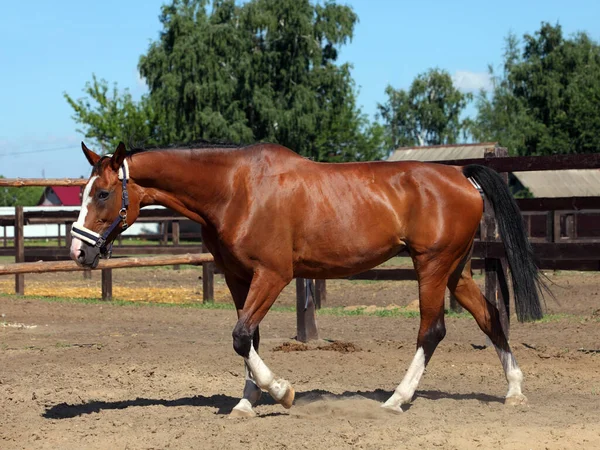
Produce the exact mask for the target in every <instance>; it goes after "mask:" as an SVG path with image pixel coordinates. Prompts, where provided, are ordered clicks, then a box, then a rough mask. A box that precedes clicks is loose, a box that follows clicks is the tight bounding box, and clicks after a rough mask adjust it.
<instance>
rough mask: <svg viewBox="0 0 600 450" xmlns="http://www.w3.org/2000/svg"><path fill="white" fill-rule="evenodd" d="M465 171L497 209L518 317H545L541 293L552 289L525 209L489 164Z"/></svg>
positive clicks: (470, 167)
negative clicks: (529, 236) (532, 240)
mask: <svg viewBox="0 0 600 450" xmlns="http://www.w3.org/2000/svg"><path fill="white" fill-rule="evenodd" d="M463 174H464V175H465V176H466V177H468V178H472V179H473V180H475V181H476V182H477V183H478V184H479V186H481V189H482V190H483V193H484V194H485V195H486V197H487V198H488V199H489V201H490V203H491V204H492V207H493V208H494V213H495V216H496V221H497V223H498V230H499V232H500V238H501V239H502V242H503V243H504V248H505V249H506V258H507V260H508V266H509V268H510V273H511V277H512V285H513V291H514V294H515V306H516V311H517V318H518V319H519V321H520V322H523V321H529V320H537V319H541V318H542V315H543V312H542V305H541V303H540V293H541V290H542V289H544V290H548V288H547V286H546V285H545V284H544V282H543V281H542V280H541V278H540V273H539V271H538V267H537V264H536V262H535V258H534V255H533V250H532V248H531V244H530V243H529V239H527V233H526V232H525V225H524V223H523V218H522V217H521V211H519V207H518V206H517V203H516V202H515V200H514V199H513V197H512V195H511V193H510V191H509V190H508V186H507V185H506V183H505V182H504V180H503V179H502V178H501V177H500V175H498V173H496V172H495V171H493V170H492V169H489V168H487V167H485V166H478V165H470V166H465V167H464V168H463Z"/></svg>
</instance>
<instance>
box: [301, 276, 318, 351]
mask: <svg viewBox="0 0 600 450" xmlns="http://www.w3.org/2000/svg"><path fill="white" fill-rule="evenodd" d="M311 283H312V280H310V281H309V280H306V279H304V278H296V340H298V341H300V342H308V341H312V340H314V339H319V330H318V329H317V318H316V310H315V303H314V301H313V296H312V293H314V286H312V288H313V292H312V293H311V292H310V291H311ZM307 288H308V292H307Z"/></svg>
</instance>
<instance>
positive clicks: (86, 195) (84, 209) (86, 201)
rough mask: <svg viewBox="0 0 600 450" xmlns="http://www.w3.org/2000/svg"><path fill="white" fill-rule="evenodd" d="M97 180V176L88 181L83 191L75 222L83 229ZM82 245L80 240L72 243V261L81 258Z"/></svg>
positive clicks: (74, 239) (75, 239)
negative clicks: (93, 187)
mask: <svg viewBox="0 0 600 450" xmlns="http://www.w3.org/2000/svg"><path fill="white" fill-rule="evenodd" d="M97 179H98V176H97V175H96V176H93V177H92V178H90V181H88V184H87V185H86V186H85V189H84V191H83V197H82V200H81V210H80V211H79V217H78V218H77V222H75V223H76V224H77V225H80V226H82V227H84V226H85V218H86V217H87V213H88V207H89V205H90V203H92V196H91V192H92V186H93V185H94V182H95V181H96V180H97ZM81 244H82V242H81V240H80V239H78V238H73V240H72V241H71V251H70V254H71V259H74V260H77V257H78V256H79V250H80V249H81Z"/></svg>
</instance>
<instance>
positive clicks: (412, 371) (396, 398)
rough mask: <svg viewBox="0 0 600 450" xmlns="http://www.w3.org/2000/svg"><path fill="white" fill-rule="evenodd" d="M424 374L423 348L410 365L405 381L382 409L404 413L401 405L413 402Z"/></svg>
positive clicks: (419, 349) (418, 351) (418, 350)
mask: <svg viewBox="0 0 600 450" xmlns="http://www.w3.org/2000/svg"><path fill="white" fill-rule="evenodd" d="M423 372H425V352H424V351H423V348H421V347H419V348H418V349H417V353H415V357H414V358H413V360H412V363H410V366H409V368H408V371H407V372H406V375H405V376H404V379H403V380H402V382H401V383H400V384H399V385H398V387H397V388H396V390H395V391H394V394H393V395H392V396H391V397H390V398H389V399H388V401H387V402H385V403H384V404H383V405H382V407H384V408H388V409H391V410H393V411H396V412H402V408H400V405H403V404H404V403H408V402H410V401H411V400H412V398H413V395H415V391H416V390H417V386H418V385H419V381H421V377H422V376H423Z"/></svg>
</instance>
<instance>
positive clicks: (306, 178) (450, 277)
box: [70, 142, 543, 416]
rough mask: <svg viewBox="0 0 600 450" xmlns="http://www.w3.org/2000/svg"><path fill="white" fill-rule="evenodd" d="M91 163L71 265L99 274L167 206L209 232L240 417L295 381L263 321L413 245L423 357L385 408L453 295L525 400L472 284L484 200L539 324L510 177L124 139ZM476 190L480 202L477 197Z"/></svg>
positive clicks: (406, 389) (402, 396)
mask: <svg viewBox="0 0 600 450" xmlns="http://www.w3.org/2000/svg"><path fill="white" fill-rule="evenodd" d="M82 149H83V153H84V154H85V156H86V158H87V160H88V161H89V163H90V164H91V165H92V166H93V169H92V173H91V176H90V179H89V181H88V183H87V185H86V187H85V190H84V193H83V199H82V206H81V212H80V215H79V218H78V221H77V222H76V223H75V224H74V225H73V230H72V236H73V240H72V244H71V249H70V255H71V258H72V259H74V260H75V261H77V263H78V264H80V265H81V266H85V267H88V268H90V267H95V266H96V265H97V264H98V258H99V257H100V256H101V255H103V254H107V253H108V249H109V247H110V245H111V242H112V241H113V240H114V239H115V237H116V236H117V235H118V234H119V233H120V232H121V231H123V229H125V228H126V227H127V226H129V225H131V224H132V223H133V222H134V221H135V220H136V218H137V217H138V215H139V211H140V208H143V207H144V206H148V205H162V206H165V207H167V208H170V209H172V210H174V211H176V212H178V213H179V214H182V215H184V216H186V217H188V218H190V219H191V220H194V221H196V222H198V223H200V224H201V226H202V230H203V239H204V241H205V243H206V246H207V247H208V249H209V250H210V252H211V253H212V254H213V256H214V259H215V263H216V265H217V266H218V267H219V269H220V270H221V271H222V272H223V274H224V276H225V281H226V283H227V286H228V287H229V290H230V291H231V295H232V297H233V301H234V303H235V306H236V309H237V315H238V320H237V323H236V325H235V327H234V329H233V348H234V349H235V351H236V352H237V353H238V354H239V355H240V356H242V357H243V359H244V362H245V369H246V377H245V386H244V389H243V396H242V399H241V400H240V401H239V403H238V404H237V405H236V406H235V407H234V408H233V411H232V412H231V414H233V415H237V416H253V415H255V412H254V410H253V406H254V405H255V404H256V402H257V401H258V399H259V397H260V395H261V391H262V390H266V391H268V392H269V394H270V395H271V396H272V397H273V398H274V399H275V401H277V402H278V403H280V404H281V405H283V406H284V407H285V408H290V407H291V406H292V403H293V400H294V395H295V393H294V389H293V388H292V386H291V385H290V383H289V382H288V381H287V380H285V379H282V378H277V377H276V376H275V375H274V374H273V372H272V371H271V370H270V369H269V368H268V367H267V365H266V364H265V363H264V361H263V360H262V359H261V357H260V356H259V355H258V347H259V339H260V338H259V324H260V322H261V320H262V319H263V318H264V317H265V314H266V313H267V311H269V308H270V307H271V305H273V303H274V302H275V300H276V299H277V297H278V295H279V294H280V292H281V290H282V289H283V288H284V287H285V286H286V285H287V284H288V283H290V282H291V280H292V279H293V278H295V277H302V278H316V279H325V278H344V277H349V276H352V275H355V274H358V273H361V272H364V271H365V270H368V269H370V268H372V267H374V266H377V265H379V264H381V263H383V262H384V261H386V260H387V259H389V258H391V257H393V256H395V255H397V254H398V253H399V252H400V251H402V250H403V249H407V250H408V251H409V253H410V256H411V258H412V260H413V262H414V267H415V270H416V272H417V279H418V286H419V287H418V289H419V308H420V328H419V332H418V336H417V350H416V354H415V356H414V358H413V360H412V362H411V364H410V366H409V368H408V371H407V373H406V375H405V377H404V378H403V380H402V382H401V383H400V384H399V385H398V387H397V388H396V389H395V391H394V393H393V395H392V396H391V397H390V398H389V399H388V400H387V401H386V402H385V403H384V404H383V405H382V406H383V407H384V408H388V409H390V410H392V411H396V412H402V408H401V405H403V404H405V403H409V402H410V401H411V400H412V397H413V395H414V393H415V390H416V388H417V385H418V383H419V380H420V379H421V377H422V375H423V372H424V370H425V367H426V365H427V364H428V362H429V360H430V359H431V357H432V355H433V352H434V350H435V348H436V347H437V345H438V344H439V343H440V341H441V340H442V339H443V338H444V336H445V334H446V329H445V325H444V293H445V289H446V287H447V288H448V289H449V291H450V292H451V293H452V294H453V295H454V296H455V297H456V299H457V301H458V303H459V304H460V305H461V306H463V307H464V308H465V309H466V310H467V311H469V312H470V313H471V314H472V315H473V317H474V318H475V320H476V321H477V324H478V325H479V327H480V328H481V330H482V331H483V332H484V333H485V334H486V335H487V336H488V337H489V338H490V340H491V342H492V343H493V345H494V347H495V349H496V351H497V353H498V356H499V358H500V361H501V363H502V366H503V369H504V372H505V376H506V379H507V381H508V393H507V394H506V399H505V403H507V404H521V403H524V402H526V398H525V396H524V395H523V394H522V392H521V383H522V379H523V375H522V372H521V370H520V369H519V367H518V365H517V362H516V360H515V358H514V356H513V353H512V351H511V349H510V347H509V344H508V342H507V338H506V336H505V335H504V332H503V331H502V327H501V325H500V320H499V313H498V310H497V309H496V307H495V306H494V305H492V304H491V303H490V302H488V301H487V300H486V299H485V297H484V296H483V294H482V293H481V291H480V290H479V288H478V286H477V285H476V284H475V282H474V281H473V279H472V278H471V254H472V249H473V240H474V238H475V234H476V231H477V229H478V226H479V223H480V220H481V217H482V213H483V205H484V202H483V198H482V195H485V196H487V198H489V201H490V203H491V205H492V207H493V209H494V211H495V213H496V218H497V221H498V226H499V233H500V237H501V238H502V240H503V242H504V245H505V249H506V255H507V260H508V263H509V268H510V272H511V276H512V282H513V290H514V293H515V304H516V312H517V316H518V319H519V320H521V321H523V320H533V319H539V318H541V317H542V308H541V304H540V295H539V292H538V289H539V288H540V287H542V286H543V282H542V281H541V279H540V278H539V274H538V269H537V266H536V264H535V262H534V259H533V254H532V250H531V246H530V244H529V241H528V239H527V235H526V233H525V230H524V225H523V221H522V218H521V215H520V213H519V209H518V207H517V205H516V203H515V202H514V200H513V198H512V196H511V194H510V192H509V190H508V187H507V186H506V184H505V183H504V182H503V180H502V178H501V177H500V176H499V175H498V174H497V173H496V172H494V171H493V170H491V169H489V168H486V167H483V166H477V165H467V166H465V167H460V166H447V165H441V164H434V163H421V162H416V161H408V162H364V163H337V164H331V163H317V162H314V161H311V160H309V159H305V158H303V157H301V156H299V155H298V154H296V153H294V152H293V151H291V150H289V149H287V148H285V147H282V146H280V145H275V144H256V145H251V146H248V147H243V148H234V149H231V148H170V149H158V150H147V151H133V152H130V153H128V152H127V151H126V148H125V146H124V145H123V143H120V144H119V145H118V147H117V149H116V151H115V152H114V154H112V155H109V156H103V157H101V156H99V155H98V154H96V153H94V152H93V151H92V150H90V149H88V148H87V147H86V146H85V144H84V143H83V142H82ZM480 190H481V192H480Z"/></svg>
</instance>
